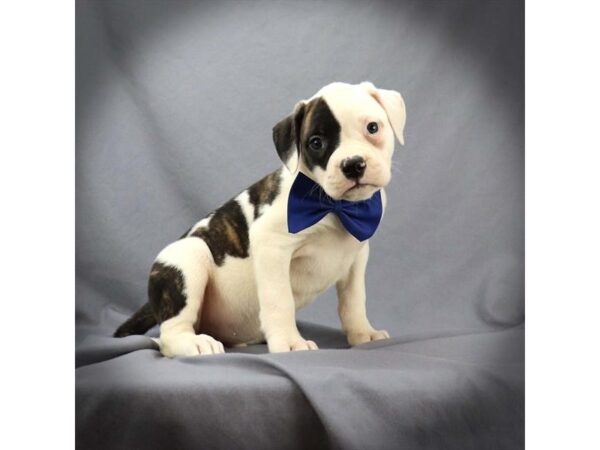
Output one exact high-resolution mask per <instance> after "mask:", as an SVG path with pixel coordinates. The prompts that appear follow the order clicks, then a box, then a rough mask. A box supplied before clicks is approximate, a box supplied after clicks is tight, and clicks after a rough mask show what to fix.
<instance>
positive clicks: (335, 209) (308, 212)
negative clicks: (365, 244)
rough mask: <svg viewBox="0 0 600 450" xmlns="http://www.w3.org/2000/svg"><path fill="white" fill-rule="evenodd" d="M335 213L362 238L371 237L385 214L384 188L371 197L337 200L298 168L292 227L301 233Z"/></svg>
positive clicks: (290, 211)
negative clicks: (382, 200)
mask: <svg viewBox="0 0 600 450" xmlns="http://www.w3.org/2000/svg"><path fill="white" fill-rule="evenodd" d="M329 213H334V214H335V215H336V216H337V217H338V218H339V219H340V222H341V223H342V225H343V226H344V228H346V230H347V231H348V232H349V233H350V234H352V236H354V237H355V238H356V239H358V240H359V241H364V240H366V239H369V238H370V237H371V236H373V234H375V231H376V230H377V227H378V226H379V222H380V221H381V216H382V214H383V206H382V203H381V192H380V191H377V192H375V194H373V196H372V197H371V198H370V199H368V200H362V201H358V202H351V201H348V200H334V199H333V198H331V197H330V196H329V195H327V194H326V193H325V191H324V190H323V188H321V186H319V185H318V184H317V183H315V182H314V181H313V180H311V179H310V178H309V177H307V176H306V175H304V174H303V173H302V172H298V175H297V176H296V179H295V180H294V183H293V184H292V187H291V189H290V194H289V197H288V209H287V219H288V230H289V232H290V233H298V232H299V231H302V230H304V229H306V228H308V227H311V226H312V225H314V224H316V223H317V222H319V221H320V220H321V219H323V217H325V216H326V215H327V214H329Z"/></svg>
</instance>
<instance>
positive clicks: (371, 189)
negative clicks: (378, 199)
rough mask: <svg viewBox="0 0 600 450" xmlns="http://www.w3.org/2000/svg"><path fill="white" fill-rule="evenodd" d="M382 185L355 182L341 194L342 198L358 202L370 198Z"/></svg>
mask: <svg viewBox="0 0 600 450" xmlns="http://www.w3.org/2000/svg"><path fill="white" fill-rule="evenodd" d="M381 187H382V186H378V185H375V184H366V183H365V184H363V183H356V184H354V186H351V187H350V188H348V189H347V190H346V191H345V192H344V193H343V194H342V195H341V197H340V198H341V199H342V200H347V201H350V202H360V201H363V200H368V199H370V198H371V197H372V196H373V194H374V193H375V192H377V191H378V190H379V189H381Z"/></svg>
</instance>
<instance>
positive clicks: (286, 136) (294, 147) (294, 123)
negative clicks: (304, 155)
mask: <svg viewBox="0 0 600 450" xmlns="http://www.w3.org/2000/svg"><path fill="white" fill-rule="evenodd" d="M305 109H306V102H304V101H300V102H298V103H296V106H295V107H294V112H293V113H292V114H290V115H289V116H287V117H286V118H285V119H283V120H282V121H280V122H279V123H277V125H275V126H274V127H273V142H274V143H275V148H276V149H277V154H278V155H279V158H280V159H281V160H282V161H283V163H284V164H285V167H287V169H288V170H289V171H290V172H292V173H293V172H295V171H296V169H297V168H298V164H299V161H300V138H301V136H300V134H301V133H300V132H301V130H302V121H303V120H304V111H305Z"/></svg>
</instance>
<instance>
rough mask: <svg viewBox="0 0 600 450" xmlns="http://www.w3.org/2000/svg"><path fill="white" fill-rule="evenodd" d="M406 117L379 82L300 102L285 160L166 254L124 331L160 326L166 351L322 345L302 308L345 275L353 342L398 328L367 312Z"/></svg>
mask: <svg viewBox="0 0 600 450" xmlns="http://www.w3.org/2000/svg"><path fill="white" fill-rule="evenodd" d="M405 121H406V111H405V106H404V101H403V99H402V97H401V95H400V94H399V93H398V92H396V91H390V90H385V89H377V88H376V87H375V86H373V84H371V83H369V82H364V83H361V84H358V85H350V84H345V83H332V84H329V85H327V86H325V87H324V88H322V89H321V90H320V91H319V92H317V93H316V94H315V95H314V96H313V97H311V98H310V99H308V100H303V101H300V102H298V103H297V104H296V106H295V108H294V111H293V112H292V114H291V115H290V116H288V117H286V118H285V119H283V120H282V121H281V122H279V123H278V124H277V125H275V127H274V128H273V141H274V143H275V148H276V149H277V154H278V155H279V157H280V158H281V160H282V162H283V166H282V167H281V168H280V169H279V170H277V171H275V172H273V173H271V174H269V175H267V176H266V177H264V178H263V179H261V180H260V181H258V182H257V183H255V184H253V185H252V186H250V187H249V188H248V189H246V190H245V191H243V192H242V193H241V194H239V195H238V196H237V197H235V198H233V199H231V200H229V201H228V202H227V203H225V204H224V205H223V206H221V207H220V208H218V209H216V210H215V211H214V212H212V213H211V214H210V215H209V216H208V217H206V218H204V219H202V220H200V221H199V222H198V223H196V224H195V225H194V226H193V227H191V228H190V229H189V230H188V231H187V232H186V233H185V234H184V235H183V236H182V237H181V238H180V239H179V240H177V241H175V242H173V243H172V244H170V245H168V246H167V247H166V248H165V249H164V250H162V251H161V252H160V253H159V255H158V256H157V258H156V260H155V262H154V264H153V266H152V269H151V271H150V278H149V282H148V297H149V300H148V302H147V303H146V304H145V305H144V306H142V307H141V309H139V310H138V311H137V312H136V313H135V314H134V315H133V316H132V317H131V318H130V319H128V320H127V321H126V322H125V323H124V324H123V325H121V326H120V327H119V328H118V329H117V331H116V332H115V334H114V335H115V337H122V336H128V335H130V334H143V333H145V332H146V331H147V330H148V329H150V328H151V327H152V326H154V325H156V324H160V339H159V345H160V351H161V353H162V354H163V355H165V356H168V357H174V356H193V355H207V354H215V353H223V351H224V345H226V346H242V345H246V344H253V343H259V342H264V341H265V340H266V342H267V345H268V348H269V351H270V352H289V351H298V350H316V349H317V345H316V344H315V343H314V342H313V341H307V340H305V339H304V338H303V337H302V336H301V335H300V333H299V331H298V328H297V326H296V320H295V313H296V311H297V310H298V309H300V308H302V307H304V306H306V305H308V304H310V303H311V302H312V301H313V300H314V299H315V298H316V297H317V296H318V295H319V294H321V293H322V292H323V291H325V290H326V289H327V288H329V287H330V286H332V285H334V284H335V286H336V288H337V295H338V299H339V305H338V311H339V317H340V320H341V323H342V328H343V330H344V332H345V333H346V335H347V338H348V342H349V344H350V345H356V344H362V343H365V342H369V341H374V340H380V339H386V338H389V335H388V333H387V332H386V331H384V330H377V329H375V328H373V327H372V326H371V323H370V322H369V320H368V318H367V313H366V307H365V301H366V294H365V269H366V266H367V260H368V257H369V243H368V238H369V237H370V236H371V235H372V234H373V233H374V231H375V229H376V228H377V225H378V224H379V220H380V219H381V216H382V214H383V209H384V208H385V203H386V197H385V192H384V189H383V188H384V187H385V186H386V185H387V184H388V183H389V181H390V178H391V163H392V153H393V151H394V137H395V138H396V139H397V140H398V141H399V142H400V143H401V144H404V140H403V130H404V124H405Z"/></svg>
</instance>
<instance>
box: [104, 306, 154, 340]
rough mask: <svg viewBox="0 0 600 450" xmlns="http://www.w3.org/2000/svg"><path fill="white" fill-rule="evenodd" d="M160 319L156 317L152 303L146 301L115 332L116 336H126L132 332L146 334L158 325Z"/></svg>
mask: <svg viewBox="0 0 600 450" xmlns="http://www.w3.org/2000/svg"><path fill="white" fill-rule="evenodd" d="M157 323H158V321H157V320H156V317H154V312H153V311H152V306H151V305H150V303H146V304H145V305H144V306H142V307H141V308H140V309H138V310H137V311H136V312H135V313H134V314H133V316H131V317H130V318H129V319H127V320H126V321H125V322H124V323H123V324H122V325H121V326H120V327H119V328H117V331H115V334H113V336H114V337H125V336H129V335H130V334H144V333H145V332H146V331H148V330H149V329H150V328H152V327H153V326H154V325H156V324H157Z"/></svg>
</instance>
